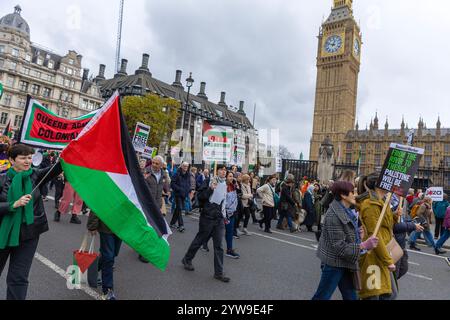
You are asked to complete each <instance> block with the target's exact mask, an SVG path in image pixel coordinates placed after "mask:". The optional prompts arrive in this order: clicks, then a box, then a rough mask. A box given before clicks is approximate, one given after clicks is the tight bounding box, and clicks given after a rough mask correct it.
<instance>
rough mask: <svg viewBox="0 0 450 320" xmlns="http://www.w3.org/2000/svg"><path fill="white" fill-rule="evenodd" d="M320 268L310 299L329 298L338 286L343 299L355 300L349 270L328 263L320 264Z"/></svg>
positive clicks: (354, 291)
mask: <svg viewBox="0 0 450 320" xmlns="http://www.w3.org/2000/svg"><path fill="white" fill-rule="evenodd" d="M321 268H322V277H321V279H320V283H319V287H318V288H317V291H316V294H315V295H314V297H313V298H312V300H330V299H331V297H332V296H333V293H334V291H336V288H338V287H339V291H340V292H341V294H342V299H343V300H357V295H356V290H355V289H354V287H353V278H352V273H351V271H350V270H348V269H344V268H335V267H331V266H328V265H322V267H321Z"/></svg>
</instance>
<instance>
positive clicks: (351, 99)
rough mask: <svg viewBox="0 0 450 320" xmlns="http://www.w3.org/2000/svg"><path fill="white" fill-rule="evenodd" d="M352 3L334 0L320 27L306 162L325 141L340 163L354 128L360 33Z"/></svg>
mask: <svg viewBox="0 0 450 320" xmlns="http://www.w3.org/2000/svg"><path fill="white" fill-rule="evenodd" d="M352 4H353V0H334V6H333V9H332V11H331V14H330V16H329V18H328V19H327V20H326V21H325V22H324V23H323V24H322V28H321V31H320V34H319V37H318V38H319V49H318V54H317V84H316V101H315V106H314V123H313V134H312V138H311V148H310V158H309V159H310V160H312V161H317V159H318V157H319V148H320V145H321V143H322V142H323V141H324V140H325V138H327V137H328V138H329V139H330V140H331V142H332V143H333V145H334V150H335V153H336V154H335V159H336V160H337V161H338V162H342V160H343V158H344V157H343V156H342V154H343V150H344V146H343V141H344V138H345V135H346V134H347V132H348V131H350V130H352V129H353V128H354V126H355V117H356V98H357V90H358V74H359V67H360V57H361V44H362V41H361V31H360V28H359V26H358V24H357V23H356V21H355V19H354V17H353V9H352Z"/></svg>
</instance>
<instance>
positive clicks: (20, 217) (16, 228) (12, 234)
mask: <svg viewBox="0 0 450 320" xmlns="http://www.w3.org/2000/svg"><path fill="white" fill-rule="evenodd" d="M32 173H33V170H32V169H30V170H28V171H23V172H16V171H15V170H14V169H13V168H11V169H9V170H8V172H7V173H6V174H7V176H8V178H9V179H11V185H10V187H9V189H8V203H9V208H10V213H9V214H7V215H6V216H4V217H3V220H2V222H1V225H0V249H5V248H6V247H18V246H19V236H20V226H21V225H22V223H26V224H27V225H30V224H33V223H34V213H33V199H31V201H30V202H28V204H27V205H26V206H25V207H18V208H16V209H13V206H14V203H15V202H16V201H17V200H19V199H20V198H21V197H23V196H24V195H27V194H31V191H32V189H33V184H32V183H31V179H30V176H31V174H32Z"/></svg>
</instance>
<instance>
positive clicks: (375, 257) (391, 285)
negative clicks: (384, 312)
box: [357, 173, 398, 300]
mask: <svg viewBox="0 0 450 320" xmlns="http://www.w3.org/2000/svg"><path fill="white" fill-rule="evenodd" d="M378 178H379V174H376V173H373V174H371V175H369V176H362V177H361V178H360V179H359V185H358V197H357V203H358V207H359V210H360V219H361V222H362V225H363V228H364V230H365V236H366V238H365V239H363V240H367V238H369V237H371V236H372V235H373V234H374V233H375V230H376V228H377V224H378V220H379V218H380V216H381V213H382V210H383V209H384V208H383V207H385V199H384V198H385V196H386V195H387V191H385V190H382V189H379V188H377V181H378ZM389 198H390V197H389ZM388 201H389V200H388ZM397 220H398V217H397V216H394V214H393V213H392V211H391V208H390V206H386V213H385V215H384V217H383V220H382V221H381V226H380V228H379V232H378V233H377V234H376V236H377V237H378V239H379V243H378V246H377V247H376V248H375V249H374V250H373V251H369V252H368V253H367V254H365V255H363V256H362V257H361V259H360V262H359V264H360V268H361V280H362V290H360V291H359V296H360V298H361V299H363V300H395V298H396V297H397V287H396V283H395V279H394V274H393V273H394V272H395V270H396V267H395V262H396V261H394V260H393V258H392V257H391V255H390V254H389V251H388V250H387V248H386V247H387V245H388V244H389V243H390V242H391V241H392V239H393V234H394V224H395V223H396V222H397Z"/></svg>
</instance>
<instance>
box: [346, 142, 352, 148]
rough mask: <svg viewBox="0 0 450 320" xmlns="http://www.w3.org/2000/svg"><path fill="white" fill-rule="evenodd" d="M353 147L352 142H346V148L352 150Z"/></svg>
mask: <svg viewBox="0 0 450 320" xmlns="http://www.w3.org/2000/svg"><path fill="white" fill-rule="evenodd" d="M352 149H353V143H351V142H350V143H347V150H352Z"/></svg>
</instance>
